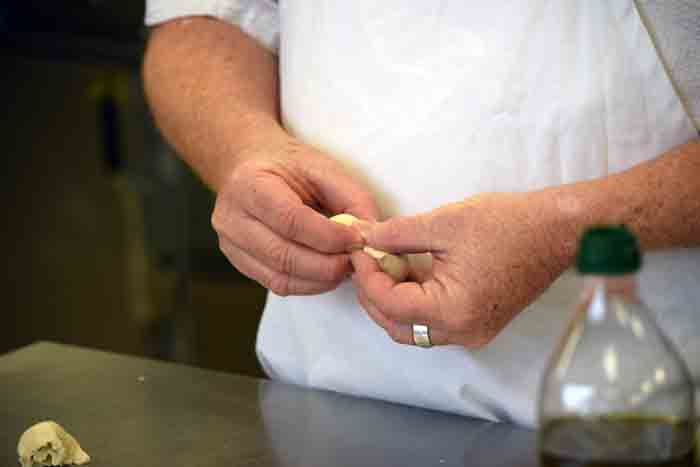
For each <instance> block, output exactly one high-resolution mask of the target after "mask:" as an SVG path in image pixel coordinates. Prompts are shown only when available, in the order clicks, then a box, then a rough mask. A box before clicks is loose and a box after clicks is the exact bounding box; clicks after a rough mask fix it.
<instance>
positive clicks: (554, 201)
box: [529, 187, 590, 272]
mask: <svg viewBox="0 0 700 467" xmlns="http://www.w3.org/2000/svg"><path fill="white" fill-rule="evenodd" d="M530 195H531V197H532V199H531V200H529V202H530V203H535V205H536V206H537V210H538V212H540V213H541V220H540V222H541V226H542V229H543V236H542V238H543V240H544V241H545V242H547V248H548V253H549V256H550V257H551V258H552V260H553V261H554V264H555V265H556V266H557V267H558V268H559V270H560V271H561V272H563V271H564V270H566V269H568V268H571V267H573V266H574V265H575V263H576V251H577V249H578V240H579V237H580V235H581V234H582V232H583V230H584V229H585V227H586V226H587V225H589V223H590V222H589V220H588V219H587V216H586V212H585V209H583V203H582V201H581V199H580V198H579V197H578V196H577V195H576V194H575V193H571V192H570V191H569V190H567V189H565V188H564V187H554V188H547V189H544V190H541V191H537V192H532V193H530Z"/></svg>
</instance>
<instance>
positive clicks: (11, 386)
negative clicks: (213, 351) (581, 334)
mask: <svg viewBox="0 0 700 467" xmlns="http://www.w3.org/2000/svg"><path fill="white" fill-rule="evenodd" d="M45 419H52V420H55V421H57V422H59V423H61V424H62V425H63V426H64V427H65V428H66V429H67V430H68V431H69V432H71V433H72V434H73V435H75V436H76V437H77V438H78V440H79V441H80V443H81V444H82V446H83V448H84V449H85V450H86V451H87V452H88V453H89V454H90V455H91V456H92V459H93V460H92V463H91V464H90V465H92V466H95V467H136V466H143V467H159V466H168V467H179V466H182V467H185V466H186V467H219V466H226V467H232V466H260V467H268V466H290V467H291V466H294V467H297V466H299V467H301V466H304V467H345V466H361V467H371V466H397V467H398V466H401V467H411V466H416V467H418V466H420V467H426V466H438V467H448V466H460V467H463V466H470V467H482V466H483V467H485V466H493V467H496V466H498V467H501V466H521V467H529V466H537V465H538V462H537V458H536V455H535V433H534V432H531V431H527V430H522V429H519V428H515V427H512V426H508V425H503V424H494V423H487V422H483V421H478V420H472V419H468V418H463V417H457V416H453V415H447V414H443V413H438V412H433V411H428V410H422V409H416V408H410V407H404V406H399V405H393V404H388V403H383V402H378V401H371V400H365V399H357V398H352V397H347V396H342V395H338V394H333V393H328V392H323V391H315V390H309V389H303V388H297V387H292V386H287V385H283V384H279V383H275V382H270V381H263V380H256V379H250V378H246V377H240V376H235V375H230V374H223V373H215V372H211V371H205V370H200V369H196V368H190V367H186V366H179V365H173V364H167V363H163V362H155V361H149V360H142V359H137V358H133V357H126V356H121V355H115V354H110V353H104V352H97V351H92V350H85V349H80V348H75V347H69V346H64V345H58V344H51V343H39V344H35V345H32V346H29V347H26V348H24V349H21V350H19V351H17V352H14V353H11V354H7V355H4V356H0V466H2V467H10V466H13V465H19V464H18V463H17V456H16V445H17V440H18V439H19V436H20V434H21V433H22V431H23V430H24V429H26V428H27V427H29V426H30V425H32V424H33V423H36V422H37V421H41V420H45Z"/></svg>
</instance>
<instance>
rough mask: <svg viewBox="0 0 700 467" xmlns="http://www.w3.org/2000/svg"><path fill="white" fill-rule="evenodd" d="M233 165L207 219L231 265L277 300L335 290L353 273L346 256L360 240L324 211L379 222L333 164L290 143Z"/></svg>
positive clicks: (365, 195)
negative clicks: (280, 297)
mask: <svg viewBox="0 0 700 467" xmlns="http://www.w3.org/2000/svg"><path fill="white" fill-rule="evenodd" d="M239 160H240V162H237V163H236V164H235V165H234V168H233V170H232V171H231V173H230V174H229V176H228V177H227V178H226V181H225V182H224V183H223V184H222V186H221V187H220V189H219V191H218V194H217V197H216V204H215V207H214V213H213V215H212V225H213V226H214V229H215V230H216V232H217V234H218V237H219V247H220V248H221V250H222V251H223V253H224V254H225V255H226V257H227V258H228V259H229V261H230V262H231V263H232V264H233V265H234V266H235V267H236V268H237V269H238V270H239V271H240V272H241V273H243V274H245V275H246V276H248V277H250V278H251V279H253V280H255V281H257V282H259V283H260V284H262V285H263V286H264V287H266V288H268V289H270V290H271V291H272V292H273V293H275V294H277V295H311V294H318V293H322V292H326V291H329V290H332V289H334V288H335V287H337V285H338V284H339V283H340V282H341V281H342V280H343V279H345V278H346V277H347V276H348V275H349V274H350V273H351V272H352V265H351V262H350V256H349V254H348V253H349V252H350V251H352V250H353V249H356V248H361V247H362V246H363V239H362V236H361V235H360V233H359V232H358V231H357V230H356V229H355V228H352V227H349V226H345V225H341V224H338V223H335V222H331V221H330V220H329V219H328V218H327V217H326V215H324V214H337V213H341V212H347V213H351V214H353V215H355V216H356V217H359V218H362V219H372V220H374V219H377V213H378V210H377V206H376V204H375V202H374V200H373V198H372V196H371V195H370V193H369V192H368V191H367V190H366V189H365V188H364V187H362V186H361V185H360V184H359V183H357V182H356V181H354V180H353V179H352V178H351V177H350V176H349V175H347V174H346V173H345V171H344V169H343V167H342V166H341V165H340V164H339V163H338V162H336V161H335V160H333V159H331V158H330V157H328V156H326V155H325V154H323V153H321V152H320V151H318V150H316V149H314V148H312V147H310V146H306V145H304V144H302V143H300V142H298V141H296V140H292V139H289V140H284V141H282V142H280V143H277V144H273V145H271V146H268V147H266V148H258V149H255V150H252V151H247V152H245V153H241V154H240V155H239Z"/></svg>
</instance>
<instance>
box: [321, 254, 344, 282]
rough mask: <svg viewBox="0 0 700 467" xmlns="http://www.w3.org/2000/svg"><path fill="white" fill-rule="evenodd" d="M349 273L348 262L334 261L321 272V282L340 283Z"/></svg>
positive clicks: (339, 259) (340, 259)
mask: <svg viewBox="0 0 700 467" xmlns="http://www.w3.org/2000/svg"><path fill="white" fill-rule="evenodd" d="M348 272H349V261H348V260H343V259H342V258H338V259H334V260H333V261H332V262H331V263H330V265H329V266H328V267H327V268H325V269H324V270H323V273H322V275H323V277H322V278H321V280H324V281H328V282H337V283H339V282H341V281H342V280H343V279H345V276H346V275H347V274H348Z"/></svg>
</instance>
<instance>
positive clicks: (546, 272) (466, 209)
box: [352, 192, 575, 348]
mask: <svg viewBox="0 0 700 467" xmlns="http://www.w3.org/2000/svg"><path fill="white" fill-rule="evenodd" d="M362 230H363V233H364V236H365V240H366V242H367V244H368V245H369V246H371V247H375V248H378V249H381V250H385V251H389V252H392V253H426V252H427V253H431V254H432V258H433V261H432V270H431V271H430V273H429V274H428V275H427V276H426V277H424V278H416V279H415V280H416V281H415V282H402V283H396V282H394V281H393V280H392V279H391V277H389V276H388V275H386V274H384V273H383V272H381V270H380V269H379V267H378V265H377V263H376V261H374V260H373V259H371V258H370V257H369V256H367V255H366V254H364V253H362V252H361V251H357V252H354V253H353V254H352V261H353V264H354V267H355V271H356V272H355V274H354V275H353V282H354V283H355V286H356V288H357V293H358V298H359V301H360V303H361V304H362V306H363V307H364V308H365V310H366V311H367V313H368V314H369V315H370V317H371V318H372V319H373V320H374V321H375V322H377V323H378V324H379V325H380V326H381V327H383V328H384V329H385V330H386V331H387V333H388V334H389V335H390V336H391V338H392V339H394V340H395V341H396V342H399V343H402V344H413V343H414V342H413V333H412V327H411V325H412V324H414V323H415V324H424V325H428V326H429V328H430V337H431V341H432V343H433V344H434V345H445V344H459V345H462V346H465V347H467V348H478V347H481V346H483V345H485V344H487V343H488V342H490V341H491V340H492V339H493V338H494V337H495V336H496V335H497V334H498V333H499V332H500V331H501V330H502V329H503V328H504V327H505V326H506V325H507V324H508V322H510V320H511V319H513V318H514V317H515V316H516V315H517V314H518V313H519V312H520V311H522V310H523V309H524V308H525V307H526V306H527V305H528V304H530V303H531V302H533V301H534V300H535V299H536V298H537V297H538V296H539V295H540V294H541V293H542V292H543V291H544V290H545V289H546V288H547V287H548V286H549V285H550V284H551V283H552V282H553V281H554V280H555V279H556V278H557V277H558V276H559V275H560V274H561V273H562V272H563V271H564V269H565V268H566V267H567V266H568V264H569V263H570V261H571V253H570V252H571V251H572V245H575V232H574V233H573V235H571V234H570V233H568V232H567V231H566V230H567V229H566V227H562V226H561V223H560V219H558V218H557V214H556V209H550V203H549V200H548V199H547V197H546V196H541V194H540V193H535V192H533V193H488V194H483V195H479V196H475V197H472V198H469V199H467V200H466V201H463V202H460V203H454V204H450V205H447V206H444V207H441V208H438V209H435V210H433V211H431V212H428V213H425V214H421V215H418V216H414V217H398V218H394V219H390V220H388V221H386V222H382V223H378V224H374V225H368V224H363V226H362Z"/></svg>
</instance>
